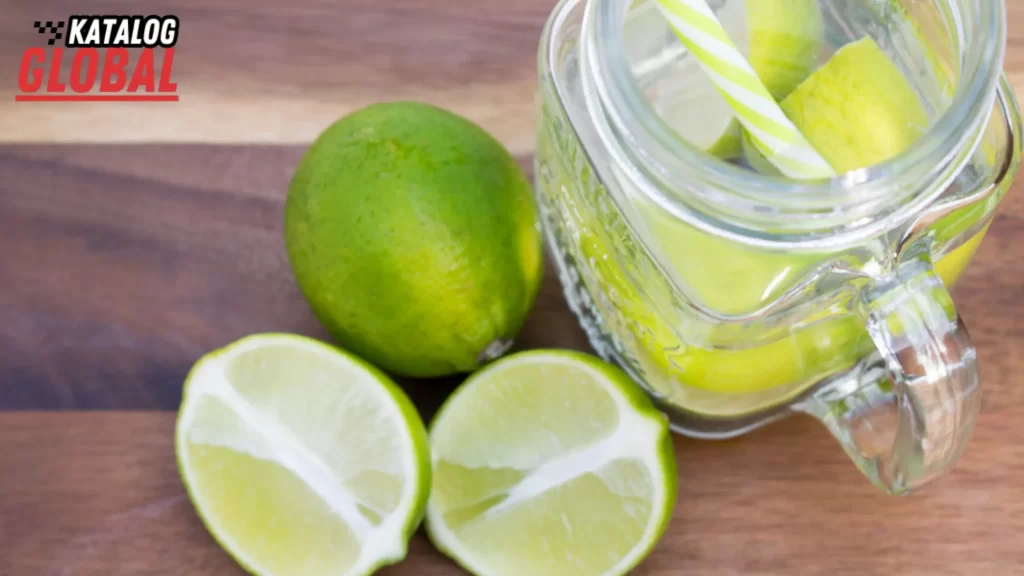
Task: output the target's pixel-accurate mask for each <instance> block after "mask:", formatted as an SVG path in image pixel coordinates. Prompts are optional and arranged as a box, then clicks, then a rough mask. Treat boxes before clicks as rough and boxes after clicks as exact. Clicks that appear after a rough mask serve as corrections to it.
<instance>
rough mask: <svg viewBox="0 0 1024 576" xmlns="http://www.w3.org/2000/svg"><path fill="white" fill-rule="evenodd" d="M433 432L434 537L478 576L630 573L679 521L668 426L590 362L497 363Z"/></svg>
mask: <svg viewBox="0 0 1024 576" xmlns="http://www.w3.org/2000/svg"><path fill="white" fill-rule="evenodd" d="M430 434H431V435H430V442H431V453H432V459H433V466H434V478H435V482H434V488H433V490H432V492H431V498H430V502H429V504H428V507H427V533H428V534H429V536H430V538H431V540H433V542H434V544H435V545H436V546H437V547H438V548H439V549H440V550H441V551H443V552H444V553H446V554H447V555H449V556H451V557H452V558H454V559H455V560H456V561H457V562H458V563H459V564H461V565H462V566H463V567H465V568H466V569H467V570H469V571H470V572H472V573H474V574H477V575H478V576H505V575H510V576H511V575H516V576H521V575H523V574H530V575H531V576H545V575H559V576H572V575H580V576H596V575H617V574H624V573H626V572H627V571H628V570H629V569H630V568H632V567H633V566H635V565H636V564H637V563H639V562H640V561H641V560H642V559H643V558H644V557H645V556H646V555H647V554H648V553H649V552H650V551H651V549H652V548H653V547H654V545H655V543H656V542H657V541H658V539H659V538H660V537H661V535H662V533H663V532H664V530H665V527H666V525H667V524H668V521H669V518H670V517H671V515H672V508H673V504H674V502H675V497H676V467H675V460H674V457H673V452H672V441H671V438H670V433H669V430H668V425H667V420H666V418H665V417H664V416H663V415H662V414H661V413H659V412H658V411H657V410H655V408H654V407H653V406H652V405H651V403H650V401H649V400H648V399H647V397H646V396H645V395H644V394H643V393H642V392H641V391H640V390H639V389H638V388H637V387H636V386H635V385H634V384H633V382H632V381H630V380H629V378H628V377H627V376H626V375H625V374H624V373H623V372H622V371H621V370H619V369H618V368H615V367H613V366H611V365H609V364H606V363H604V362H601V361H600V360H597V359H596V358H593V357H591V356H587V355H584V354H580V353H575V352H565V351H532V352H524V353H521V354H517V355H514V356H511V357H509V358H506V359H504V360H500V361H498V362H496V363H494V364H492V365H491V366H489V367H487V368H485V369H484V370H482V371H480V372H479V373H477V374H475V375H474V376H472V377H471V378H469V380H467V381H466V383H465V384H464V385H463V386H462V387H461V388H460V389H459V390H458V391H457V392H456V393H455V394H454V395H453V396H452V397H451V398H450V399H449V400H448V402H447V403H446V404H445V405H444V407H442V409H441V411H440V412H439V413H438V415H437V417H436V419H435V420H434V423H433V424H432V427H431V433H430Z"/></svg>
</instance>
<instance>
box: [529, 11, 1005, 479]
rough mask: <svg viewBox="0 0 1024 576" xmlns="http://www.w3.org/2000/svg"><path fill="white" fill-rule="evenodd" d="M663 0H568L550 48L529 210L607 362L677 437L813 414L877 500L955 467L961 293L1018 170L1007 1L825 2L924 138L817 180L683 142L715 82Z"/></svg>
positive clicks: (976, 395) (961, 430) (968, 399)
mask: <svg viewBox="0 0 1024 576" xmlns="http://www.w3.org/2000/svg"><path fill="white" fill-rule="evenodd" d="M742 1H743V0H724V1H721V0H720V1H718V2H712V5H713V8H715V9H716V10H722V9H723V7H727V6H728V3H729V2H742ZM747 1H750V0H747ZM754 1H758V0H754ZM653 2H654V0H636V1H633V2H630V1H629V0H590V2H589V3H588V2H586V1H585V0H562V2H561V3H560V4H559V5H558V6H557V7H556V8H555V10H554V12H553V14H552V16H551V18H550V20H549V21H548V24H547V26H546V28H545V32H544V35H543V38H542V40H541V45H540V57H539V68H540V86H539V92H538V101H537V107H538V113H537V154H536V160H535V162H536V166H535V170H536V179H537V186H536V194H537V198H538V202H539V205H540V208H541V213H542V216H543V224H544V228H545V233H546V235H547V237H548V240H549V245H550V246H551V249H552V252H553V254H554V258H555V261H556V264H557V267H558V272H559V276H560V279H561V281H562V284H563V287H564V289H565V292H566V295H567V297H568V301H569V304H570V306H571V308H572V309H573V311H574V312H575V314H576V315H577V317H578V318H579V320H580V323H581V324H582V326H583V327H584V329H585V330H586V332H587V334H588V336H589V339H590V341H591V343H592V344H593V346H594V348H595V349H596V350H597V351H598V352H599V353H600V354H601V355H602V356H604V357H605V358H606V359H611V360H614V361H615V362H617V363H618V364H620V365H621V366H622V367H623V368H624V369H625V370H626V371H627V372H629V373H630V375H631V376H632V377H633V378H634V379H635V380H636V381H637V382H638V383H639V384H640V385H641V386H643V388H644V389H645V390H646V391H647V392H648V393H649V394H650V396H651V397H652V398H653V399H654V400H655V402H656V403H657V404H658V405H659V407H660V408H661V409H662V410H663V411H664V412H665V413H666V414H667V415H668V416H669V418H670V420H671V423H672V426H673V428H674V429H675V430H676V431H677V432H679V433H682V434H685V435H688V436H694V437H700V438H711V439H715V438H728V437H732V436H736V435H740V434H743V433H745V432H747V431H750V430H752V429H754V428H757V427H759V426H762V425H764V424H766V423H768V422H771V421H774V420H776V419H779V418H781V417H784V416H786V415H788V414H793V413H797V412H803V413H807V414H811V415H813V416H815V417H817V418H818V419H820V420H821V421H822V422H824V423H825V425H826V426H827V427H828V429H829V430H830V431H831V432H832V433H833V434H834V435H835V436H836V437H837V438H838V439H839V441H840V443H841V444H842V445H843V447H844V449H845V450H846V452H847V453H848V454H849V455H850V457H851V458H852V459H853V461H854V462H855V463H856V465H857V466H858V467H859V468H860V470H861V471H862V472H863V473H864V474H865V475H866V476H867V477H868V478H869V479H870V480H871V481H872V482H873V483H874V484H875V485H876V486H878V487H879V488H881V489H883V490H885V491H886V492H889V493H892V494H904V493H907V492H909V491H910V490H911V489H913V488H915V487H917V486H920V485H922V484H923V483H925V482H927V481H928V480H930V479H932V478H934V477H935V476H937V475H939V474H941V473H943V472H944V471H946V470H948V469H949V468H950V467H952V466H953V465H954V464H955V462H956V461H957V459H958V458H959V456H960V455H961V454H962V452H963V450H964V448H965V445H966V444H967V441H968V439H969V438H970V436H971V433H972V430H973V424H974V419H975V417H976V414H977V412H978V408H979V405H980V395H981V388H980V382H979V380H978V372H977V365H976V355H975V349H974V347H973V345H972V344H971V340H970V338H969V336H968V334H967V330H966V328H965V327H964V324H963V323H962V322H961V321H960V319H959V317H958V315H957V313H956V310H955V308H954V305H953V301H952V299H951V298H950V295H949V293H948V291H947V287H949V286H951V285H952V284H953V283H954V282H956V280H957V278H958V277H959V276H960V275H961V273H962V272H963V270H964V268H965V267H966V266H967V264H968V262H969V261H970V259H971V257H972V256H973V254H974V252H975V250H976V249H977V247H978V245H979V243H980V242H981V241H982V238H983V237H984V235H985V232H986V229H987V227H988V224H989V223H990V221H991V220H992V216H993V213H994V211H995V209H996V207H997V205H998V204H999V202H1000V200H1001V199H1002V197H1003V195H1004V194H1005V193H1006V191H1007V189H1008V188H1009V186H1010V183H1011V181H1012V180H1013V177H1014V176H1015V175H1016V171H1017V168H1018V165H1019V163H1020V153H1021V137H1020V122H1021V121H1020V117H1019V114H1018V110H1017V107H1016V103H1015V100H1014V97H1013V94H1012V92H1011V88H1010V85H1009V83H1008V82H1007V80H1006V78H1005V77H1004V76H1003V75H1002V71H1001V69H1002V62H1003V55H1004V52H1005V42H1006V23H1005V6H1004V4H1003V1H1002V0H821V4H822V13H823V14H825V29H826V34H825V44H826V49H834V48H836V47H838V46H841V45H842V44H845V43H847V42H849V41H853V40H856V39H857V38H859V37H860V36H863V35H865V34H870V35H871V36H873V37H874V38H875V39H876V41H877V42H878V44H879V45H880V46H882V47H883V49H884V50H885V51H886V52H887V53H888V54H890V57H893V58H894V62H896V63H897V65H898V66H900V67H901V68H902V70H903V72H904V74H905V75H906V76H907V77H908V79H910V81H911V83H912V84H914V87H915V89H917V91H918V93H919V96H920V97H921V99H922V103H923V104H924V105H925V107H926V109H927V110H928V112H929V114H930V115H931V116H932V118H931V122H932V125H931V127H930V129H929V130H928V131H926V132H925V133H924V135H923V136H921V137H920V138H919V139H918V140H917V142H916V143H915V144H914V145H913V146H912V147H910V148H909V149H908V150H906V151H905V152H903V153H902V154H900V155H898V156H897V157H896V158H893V159H891V160H889V161H887V162H884V163H882V164H880V165H877V166H873V167H870V168H867V169H862V170H857V171H854V172H851V173H848V174H845V175H842V176H839V177H837V178H835V179H832V180H830V181H823V182H804V183H800V182H794V181H787V180H784V179H782V178H773V177H766V176H761V175H759V174H757V173H755V172H753V171H751V170H749V169H746V168H743V167H740V166H735V165H731V164H728V163H726V162H724V161H721V160H717V159H715V158H713V157H712V156H710V155H708V154H705V153H703V152H701V151H700V150H699V149H698V148H697V147H695V146H693V145H691V144H689V143H688V142H687V141H686V140H685V139H684V138H683V137H682V136H680V134H679V133H678V132H676V130H675V129H674V128H673V127H672V126H670V125H669V121H668V120H667V119H666V116H665V114H666V110H668V111H670V110H671V109H672V106H673V104H679V103H682V104H681V105H695V104H693V102H692V101H688V100H687V86H688V84H687V79H688V78H689V79H693V78H696V76H695V75H699V74H702V72H701V71H700V69H699V68H698V67H697V66H696V65H695V63H694V62H693V61H692V60H691V59H690V57H689V55H688V54H686V52H685V50H684V49H683V48H682V46H681V44H679V43H678V41H677V40H676V39H675V38H674V37H673V35H672V32H671V31H670V30H669V29H668V27H667V26H666V24H665V23H664V22H663V21H662V19H661V17H660V14H658V12H657V10H656V8H655V6H654V3H653ZM901 2H902V4H901ZM922 49H924V50H926V51H927V52H926V54H925V56H926V57H920V55H921V52H920V51H921V50H922ZM915 50H916V51H917V52H915ZM915 54H917V56H914V55H915Z"/></svg>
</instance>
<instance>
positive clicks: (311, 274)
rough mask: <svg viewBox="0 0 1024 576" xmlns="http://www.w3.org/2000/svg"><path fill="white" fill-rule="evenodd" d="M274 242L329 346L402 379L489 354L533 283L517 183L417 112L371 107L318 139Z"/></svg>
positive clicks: (522, 310) (435, 111)
mask: <svg viewBox="0 0 1024 576" xmlns="http://www.w3.org/2000/svg"><path fill="white" fill-rule="evenodd" d="M284 232H285V245H286V247H287V250H288V258H289V261H290V262H291V266H292V269H293V270H294V272H295V277H296V279H297V280H298V283H299V286H300V287H301V289H302V292H303V294H304V295H305V297H306V299H307V300H308V301H309V303H310V305H311V307H312V309H313V312H314V313H315V314H316V316H317V317H318V318H319V319H320V321H321V322H322V323H323V324H324V326H325V327H326V328H327V330H328V331H329V332H330V333H331V335H332V336H334V338H336V339H337V340H338V342H339V343H341V344H342V345H343V346H344V347H346V348H348V349H349V350H352V351H353V352H355V353H357V354H359V355H360V356H362V357H364V358H366V359H367V360H369V361H371V362H373V363H375V364H377V365H378V366H380V367H381V368H384V369H386V370H389V371H391V372H394V373H396V374H401V375H405V376H415V377H435V376H444V375H449V374H454V373H458V372H469V371H472V370H474V369H476V368H477V367H479V366H480V365H481V364H482V363H485V362H487V361H489V360H491V359H493V358H496V357H497V356H500V355H501V354H502V353H503V352H504V351H505V350H506V349H507V348H508V346H509V345H510V344H511V342H512V339H513V338H514V337H515V336H516V334H517V333H518V332H519V330H520V328H521V327H522V325H523V322H524V320H525V319H526V315H527V313H528V312H529V310H530V308H531V307H532V305H533V301H534V298H535V297H536V294H537V289H538V287H539V285H540V279H541V273H542V264H543V258H542V252H541V240H540V234H539V230H538V223H537V212H536V207H535V205H534V203H533V197H532V195H531V192H530V183H529V181H528V180H527V178H526V175H525V174H523V171H522V170H521V169H520V168H519V166H518V165H517V164H516V161H515V160H514V159H513V158H512V156H511V155H510V154H509V153H508V151H507V150H505V148H504V147H502V145H501V144H500V143H498V141H497V140H495V139H494V138H493V137H492V136H490V135H489V134H488V133H487V132H485V131H484V130H483V129H481V128H480V127H479V126H477V125H476V124H474V123H472V122H470V121H469V120H466V119H464V118H461V117H459V116H457V115H455V114H452V113H450V112H447V111H445V110H442V109H440V108H436V107H434V106H429V105H426V104H418V103H412V102H392V103H382V104H374V105H372V106H369V107H366V108H363V109H361V110H359V111H356V112H354V113H352V114H350V115H349V116H346V117H345V118H342V119H341V120H339V121H337V122H335V123H334V124H333V125H332V126H330V127H329V128H328V129H327V130H325V131H324V132H323V134H321V135H320V136H319V138H317V140H316V141H315V142H314V143H313V146H312V147H311V148H310V149H309V151H308V152H306V154H305V156H304V157H303V158H302V161H301V162H300V164H299V167H298V169H297V170H296V172H295V175H294V177H293V178H292V181H291V185H290V187H289V190H288V201H287V203H286V205H285V228H284Z"/></svg>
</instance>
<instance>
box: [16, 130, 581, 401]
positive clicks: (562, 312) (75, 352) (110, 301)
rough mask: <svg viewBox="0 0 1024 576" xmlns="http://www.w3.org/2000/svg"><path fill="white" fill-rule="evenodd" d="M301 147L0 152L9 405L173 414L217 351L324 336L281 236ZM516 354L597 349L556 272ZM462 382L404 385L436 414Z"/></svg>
mask: <svg viewBox="0 0 1024 576" xmlns="http://www.w3.org/2000/svg"><path fill="white" fill-rule="evenodd" d="M301 153H302V148H300V147H281V146H275V147H219V146H196V145H190V146H170V145H162V146H137V145H124V146H39V147H36V146H20V147H0V174H3V175H4V177H3V178H2V179H0V246H3V248H4V250H3V255H2V257H0V285H2V286H4V287H5V289H4V290H2V291H0V366H2V367H3V371H2V372H0V374H4V373H5V374H6V377H0V408H6V409H48V410H49V409H119V410H132V409H165V410H166V409H176V408H177V406H178V402H179V401H180V397H181V384H182V381H183V379H184V377H185V374H186V373H187V372H188V369H189V368H190V366H191V365H192V363H193V362H195V360H196V359H197V358H199V357H200V356H201V355H202V354H204V353H205V352H207V351H209V350H212V349H213V348H216V347H219V346H222V345H224V344H227V343H228V342H231V341H232V340H235V339H237V338H240V337H242V336H244V335H246V334H250V333H253V332H261V331H285V332H296V333H301V334H307V335H310V336H314V337H320V338H326V333H325V332H324V331H323V329H322V328H321V327H320V326H319V324H318V323H317V321H316V319H315V318H314V317H313V315H312V313H311V312H310V311H309V308H308V306H307V305H306V303H305V301H304V300H303V299H302V296H301V294H300V293H299V291H298V287H297V286H296V285H295V281H294V279H293V278H292V275H291V271H290V269H289V266H288V263H287V257H286V255H285V252H284V241H283V238H282V203H283V200H284V196H285V193H286V190H287V184H288V179H289V177H290V175H291V170H292V169H293V167H294V166H295V164H296V163H297V161H298V158H299V156H300V155H301ZM523 163H524V164H528V163H529V161H528V160H524V161H523ZM527 167H528V166H527ZM519 345H520V347H521V348H522V347H531V348H536V347H554V346H557V347H564V348H576V349H587V343H586V337H585V336H584V334H583V332H582V330H581V329H580V328H579V326H578V325H577V323H576V321H575V317H574V316H573V315H572V313H571V312H570V311H569V309H568V308H567V306H566V305H565V303H564V300H563V298H562V290H561V286H560V285H559V284H558V281H557V278H556V277H555V273H554V270H552V269H550V268H549V269H548V270H547V278H546V282H545V284H544V286H543V288H542V292H541V295H540V296H539V302H538V303H537V305H536V307H535V309H534V311H533V314H532V316H531V318H530V321H529V323H528V324H527V326H526V327H525V328H524V330H523V332H522V335H521V337H520V341H519ZM457 382H458V379H446V380H439V381H429V382H419V383H417V384H416V385H415V386H409V387H408V388H409V389H410V390H411V391H412V395H413V397H414V398H415V399H416V400H418V401H419V402H420V403H421V405H423V406H428V407H429V406H435V405H436V404H437V403H439V402H440V400H441V399H442V398H443V397H444V395H445V394H446V393H447V392H448V391H450V390H451V388H452V387H453V386H454V385H455V384H456V383H457Z"/></svg>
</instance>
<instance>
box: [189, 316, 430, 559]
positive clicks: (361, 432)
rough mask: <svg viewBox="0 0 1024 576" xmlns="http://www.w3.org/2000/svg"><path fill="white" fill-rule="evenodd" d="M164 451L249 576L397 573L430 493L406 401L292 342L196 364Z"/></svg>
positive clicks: (371, 378) (358, 371) (225, 352)
mask: <svg viewBox="0 0 1024 576" xmlns="http://www.w3.org/2000/svg"><path fill="white" fill-rule="evenodd" d="M176 448H177V456H178V466H179V468H180V470H181V476H182V480H183V481H184V483H185V487H186V489H187V490H188V493H189V496H190V497H191V498H192V502H193V503H194V504H195V507H196V509H197V511H198V512H199V515H200V517H201V518H202V520H203V522H204V523H205V524H206V527H207V528H208V529H209V530H210V532H211V533H212V534H213V536H214V537H215V538H216V539H217V541H218V542H219V543H220V544H221V546H223V547H224V549H225V550H226V551H227V552H228V553H229V554H231V555H232V556H233V557H234V558H235V559H236V560H237V561H238V562H239V563H240V564H242V565H243V566H244V567H245V568H246V569H248V570H249V571H250V572H252V573H254V574H260V575H275V576H280V575H286V574H296V575H298V574H301V575H304V576H316V575H321V574H323V575H328V574H329V575H331V576H341V575H356V574H369V573H371V572H372V571H373V570H374V569H376V568H377V567H379V566H381V565H384V564H391V563H394V562H397V561H398V560H400V559H402V558H403V557H404V556H405V553H406V545H407V542H408V539H409V537H410V536H411V534H412V532H413V531H414V530H415V528H416V526H417V525H418V523H419V521H420V519H421V518H422V514H423V511H424V508H425V505H426V498H427V495H428V492H429V485H430V467H429V456H428V453H427V436H426V431H425V429H424V427H423V423H422V421H421V420H420V418H419V416H418V415H417V413H416V410H415V409H414V408H413V406H412V404H411V403H410V402H409V400H408V399H407V398H406V396H405V395H404V393H403V392H402V391H401V390H400V389H399V388H398V387H397V386H396V385H395V384H394V383H393V382H391V381H390V380H389V379H388V378H387V376H385V375H384V374H383V373H381V372H379V371H378V370H377V369H375V368H373V367H371V366H369V365H368V364H366V363H364V362H363V361H361V360H358V359H356V358H354V357H352V356H350V355H348V354H346V353H344V352H341V351H339V350H337V349H335V348H333V347H330V346H327V345H326V344H322V343H320V342H317V341H315V340H311V339H308V338H303V337H299V336H292V335H284V334H264V335H257V336H251V337H248V338H244V339H242V340H240V341H238V342H236V343H234V344H231V345H230V346H228V347H226V348H224V349H221V350H218V351H215V352H213V353H211V354H208V355H207V356H205V357H204V358H202V359H201V360H200V361H199V362H198V363H196V365H195V367H194V368H193V369H192V371H191V373H190V374H189V376H188V379H187V381H186V382H185V395H184V400H183V402H182V407H181V411H180V413H179V416H178V426H177V436H176Z"/></svg>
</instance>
